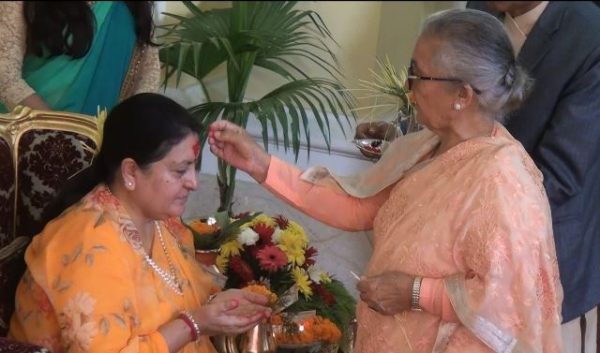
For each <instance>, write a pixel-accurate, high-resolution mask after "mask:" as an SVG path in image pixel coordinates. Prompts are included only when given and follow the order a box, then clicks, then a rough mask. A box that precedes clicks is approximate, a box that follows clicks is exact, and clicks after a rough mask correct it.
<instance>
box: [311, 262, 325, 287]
mask: <svg viewBox="0 0 600 353" xmlns="http://www.w3.org/2000/svg"><path fill="white" fill-rule="evenodd" d="M324 274H326V273H325V271H323V269H321V268H320V267H319V266H317V265H312V266H310V267H309V268H308V277H310V280H311V281H313V282H315V283H321V280H322V279H323V275H324Z"/></svg>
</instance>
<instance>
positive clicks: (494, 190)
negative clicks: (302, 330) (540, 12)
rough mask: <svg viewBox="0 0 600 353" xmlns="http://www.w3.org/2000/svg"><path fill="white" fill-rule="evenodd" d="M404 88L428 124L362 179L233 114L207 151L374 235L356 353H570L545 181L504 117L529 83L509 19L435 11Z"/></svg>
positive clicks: (287, 196) (300, 204) (303, 205)
mask: <svg viewBox="0 0 600 353" xmlns="http://www.w3.org/2000/svg"><path fill="white" fill-rule="evenodd" d="M408 84H409V86H410V88H411V90H412V94H413V99H414V103H415V105H416V111H417V114H418V115H417V117H418V119H419V121H420V123H421V124H423V125H424V126H425V127H426V129H424V130H422V131H420V132H417V133H414V134H409V135H407V136H405V137H403V138H400V139H398V140H396V141H395V142H394V143H393V144H392V145H391V146H390V147H389V149H388V150H387V151H386V153H385V154H384V156H383V157H382V158H381V160H380V161H379V162H378V163H377V164H375V165H374V166H373V168H370V169H368V170H366V171H364V172H363V173H360V174H358V175H355V176H351V177H340V176H336V175H334V174H333V173H331V172H329V171H328V170H327V169H326V168H311V169H309V170H307V171H306V172H304V173H303V172H302V171H300V170H298V169H296V168H295V167H293V166H290V165H288V164H286V163H284V162H282V161H281V160H279V159H277V158H276V157H274V156H270V155H268V154H267V153H266V152H265V151H264V150H263V149H261V148H260V147H259V146H258V145H257V144H256V143H255V142H254V140H253V139H251V138H250V137H249V136H248V135H247V134H246V133H245V130H243V129H242V128H240V127H238V126H236V125H233V124H231V123H228V122H224V121H218V122H215V123H213V124H212V125H211V127H210V132H209V143H210V145H211V151H212V152H213V153H214V154H215V155H217V156H218V157H220V158H223V159H225V160H227V161H228V162H230V163H231V164H232V165H234V166H235V167H237V168H240V169H242V170H244V171H246V172H247V173H249V174H250V175H251V176H252V177H253V178H254V179H256V180H257V181H258V182H259V183H261V184H262V185H263V186H264V187H266V188H267V189H268V190H270V191H271V192H273V193H274V194H276V195H278V196H279V197H280V198H281V199H283V200H285V201H286V202H288V203H290V204H292V205H294V206H295V207H296V208H298V209H300V210H301V211H303V212H305V213H307V214H308V215H311V216H312V217H314V218H316V219H318V220H321V221H323V222H325V223H328V224H330V225H332V226H335V227H339V228H342V229H346V230H354V231H358V230H367V229H373V234H374V235H373V237H374V243H373V254H372V257H371V259H370V261H369V263H368V266H367V268H366V271H365V274H364V277H363V278H362V279H361V281H360V282H359V284H358V289H359V290H360V298H361V300H362V301H361V302H360V303H359V306H358V309H357V310H358V313H357V314H358V334H357V340H356V348H355V350H356V352H360V353H391V352H413V353H417V352H503V353H506V352H545V353H558V352H560V350H561V341H560V337H561V335H560V321H561V318H560V305H561V300H562V289H561V287H560V282H559V274H558V273H559V272H558V267H557V260H556V254H555V250H554V242H553V238H552V226H551V222H550V209H549V206H548V200H547V197H546V194H545V191H544V188H543V186H542V176H541V174H540V172H539V170H538V169H536V167H535V165H534V163H533V162H532V161H531V159H530V158H529V156H528V155H527V153H526V152H525V151H524V149H523V147H522V146H521V145H520V144H519V142H518V141H516V140H515V139H514V138H513V137H512V136H511V135H510V134H509V133H508V132H507V131H506V130H505V129H504V128H503V127H502V125H501V124H500V123H499V122H498V120H499V119H502V118H503V117H504V116H506V114H507V113H508V112H509V111H510V110H511V109H514V108H515V107H517V106H518V104H519V103H520V102H521V101H522V100H523V99H524V97H525V95H526V92H527V90H528V88H529V86H530V81H529V79H528V76H527V74H526V73H525V72H524V71H523V70H522V69H521V68H520V67H519V66H518V65H517V64H516V63H515V60H514V55H513V51H512V48H511V44H510V41H509V39H508V37H507V35H506V33H505V32H504V29H503V27H502V24H501V23H500V22H499V21H498V20H497V19H495V18H494V17H492V16H490V15H487V14H485V13H483V12H479V11H473V10H450V11H447V12H443V13H440V14H436V15H434V16H432V17H431V18H429V19H428V21H427V22H426V23H425V26H424V29H423V31H422V33H421V35H420V37H419V38H418V41H417V43H416V46H415V48H414V52H413V56H412V62H411V66H410V72H409V77H408Z"/></svg>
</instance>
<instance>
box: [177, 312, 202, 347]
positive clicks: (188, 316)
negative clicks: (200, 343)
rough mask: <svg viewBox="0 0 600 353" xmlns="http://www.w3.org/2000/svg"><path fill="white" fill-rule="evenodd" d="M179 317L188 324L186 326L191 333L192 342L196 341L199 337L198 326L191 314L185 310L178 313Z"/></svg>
mask: <svg viewBox="0 0 600 353" xmlns="http://www.w3.org/2000/svg"><path fill="white" fill-rule="evenodd" d="M179 318H180V319H181V320H183V322H185V324H186V325H188V327H189V328H190V331H191V334H192V342H195V341H197V340H198V338H200V327H199V326H198V324H197V323H196V321H195V320H194V318H193V317H192V315H191V314H190V313H188V312H187V311H182V312H181V313H180V314H179Z"/></svg>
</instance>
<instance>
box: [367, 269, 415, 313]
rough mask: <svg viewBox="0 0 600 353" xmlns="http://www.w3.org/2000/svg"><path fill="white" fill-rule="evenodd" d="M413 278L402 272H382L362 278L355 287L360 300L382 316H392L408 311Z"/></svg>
mask: <svg viewBox="0 0 600 353" xmlns="http://www.w3.org/2000/svg"><path fill="white" fill-rule="evenodd" d="M413 280H414V278H413V277H412V276H409V275H407V274H404V273H402V272H384V273H382V274H380V275H377V276H370V277H362V278H361V280H360V281H359V282H358V284H357V285H356V286H357V288H358V290H359V291H360V299H361V300H362V301H364V302H365V303H366V304H367V305H368V306H369V307H370V308H371V309H373V310H375V311H377V312H378V313H380V314H383V315H394V314H397V313H399V312H402V311H404V310H409V309H410V300H411V294H412V284H413Z"/></svg>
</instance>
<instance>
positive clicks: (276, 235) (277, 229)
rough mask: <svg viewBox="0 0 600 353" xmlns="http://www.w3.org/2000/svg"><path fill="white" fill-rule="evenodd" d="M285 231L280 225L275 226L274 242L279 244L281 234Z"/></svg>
mask: <svg viewBox="0 0 600 353" xmlns="http://www.w3.org/2000/svg"><path fill="white" fill-rule="evenodd" d="M283 233H284V232H283V231H282V230H281V229H279V227H277V228H275V231H274V232H273V235H272V239H273V244H279V241H280V240H281V236H282V235H283Z"/></svg>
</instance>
